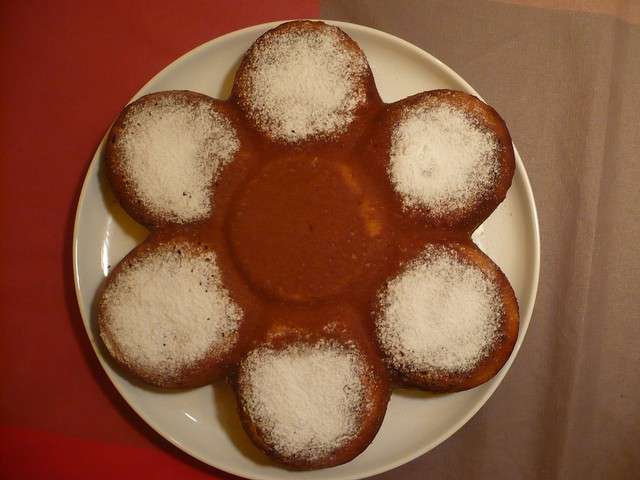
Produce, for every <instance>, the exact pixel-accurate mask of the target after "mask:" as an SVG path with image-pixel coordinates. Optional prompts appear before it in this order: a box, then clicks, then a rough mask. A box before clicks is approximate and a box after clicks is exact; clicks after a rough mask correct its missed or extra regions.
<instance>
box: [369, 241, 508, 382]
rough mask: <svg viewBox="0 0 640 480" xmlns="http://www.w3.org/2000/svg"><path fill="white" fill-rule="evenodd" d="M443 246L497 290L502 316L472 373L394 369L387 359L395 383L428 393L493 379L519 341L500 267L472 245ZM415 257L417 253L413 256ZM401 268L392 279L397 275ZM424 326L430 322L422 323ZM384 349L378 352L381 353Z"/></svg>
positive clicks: (455, 243)
mask: <svg viewBox="0 0 640 480" xmlns="http://www.w3.org/2000/svg"><path fill="white" fill-rule="evenodd" d="M445 245H446V246H447V247H448V248H450V249H452V250H454V251H455V252H456V254H457V256H458V258H459V260H461V261H462V262H463V263H465V264H469V265H474V266H476V267H478V268H479V269H480V270H481V271H482V272H483V273H484V274H485V275H486V277H487V278H489V279H491V282H492V283H493V284H494V285H495V286H496V287H497V290H498V294H499V300H500V303H501V315H500V319H499V322H498V324H499V327H498V332H497V334H496V336H495V338H494V340H493V342H492V344H491V346H490V347H489V349H488V351H487V353H486V356H485V357H484V358H482V359H481V360H480V361H479V362H478V363H477V364H476V365H475V366H474V367H473V368H472V369H471V370H469V371H465V372H452V371H447V370H443V369H435V368H429V369H425V370H420V369H413V368H412V369H407V368H397V366H394V362H393V359H391V358H389V357H388V356H387V357H386V358H385V363H386V364H387V365H388V367H389V368H390V369H391V371H392V374H393V378H394V381H395V382H396V383H398V384H400V385H404V386H408V387H414V388H420V389H422V390H427V391H430V392H457V391H462V390H468V389H470V388H474V387H477V386H478V385H481V384H483V383H485V382H486V381H488V380H490V379H491V378H493V377H494V376H495V375H496V374H497V373H498V372H499V371H500V369H502V367H503V366H504V364H505V363H506V362H507V360H508V359H509V357H510V355H511V352H512V351H513V348H514V346H515V344H516V341H517V339H518V329H519V310H518V301H517V300H516V296H515V293H514V292H513V288H512V287H511V284H510V283H509V280H507V277H506V276H505V275H504V273H503V272H502V270H501V269H500V267H498V266H497V265H496V264H495V263H494V262H493V261H492V260H491V259H490V258H489V257H488V256H487V255H486V254H485V253H484V252H482V251H481V250H480V249H479V248H478V247H477V246H476V245H475V244H474V243H473V242H472V241H470V240H468V241H465V242H446V243H445ZM416 255H417V250H415V251H414V253H413V256H416ZM402 268H403V266H400V267H399V268H398V270H397V271H396V272H394V274H393V275H392V276H395V275H397V274H398V273H399V272H400V271H401V270H402ZM378 308H379V305H378V304H376V306H375V315H376V316H379V315H380V314H381V313H380V311H379V310H378ZM424 321H425V322H427V321H429V319H426V318H425V319H424ZM383 350H384V349H383V348H381V351H383Z"/></svg>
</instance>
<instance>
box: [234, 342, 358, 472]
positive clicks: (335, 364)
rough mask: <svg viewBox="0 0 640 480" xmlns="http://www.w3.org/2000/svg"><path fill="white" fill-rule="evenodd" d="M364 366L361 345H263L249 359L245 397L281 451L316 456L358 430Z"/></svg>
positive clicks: (243, 385)
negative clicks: (357, 346)
mask: <svg viewBox="0 0 640 480" xmlns="http://www.w3.org/2000/svg"><path fill="white" fill-rule="evenodd" d="M364 369H365V367H364V365H363V363H362V359H361V357H360V356H359V354H358V352H357V351H356V350H355V349H353V348H349V347H346V346H342V345H339V344H336V343H330V342H326V341H325V342H319V343H316V344H314V345H307V344H293V345H290V346H288V347H286V348H285V349H284V350H274V349H271V348H269V347H261V348H259V349H257V350H254V351H252V352H251V353H250V354H249V355H248V357H247V358H246V359H245V360H244V362H243V365H242V372H243V376H241V378H240V386H241V392H240V396H241V401H242V403H243V406H244V408H245V410H246V411H247V412H248V415H249V417H250V418H251V421H252V422H253V423H254V424H256V425H257V426H258V427H259V429H260V430H261V432H262V435H263V437H264V439H265V441H266V443H267V444H268V445H270V446H272V447H273V448H274V449H275V450H276V451H277V452H278V453H279V454H281V455H283V456H285V457H290V458H291V457H302V458H305V459H308V460H315V459H318V458H322V457H324V456H326V455H328V454H330V453H331V452H332V451H334V450H335V449H338V448H340V447H342V446H343V445H344V444H345V443H346V442H348V441H349V440H350V439H351V438H353V436H354V435H356V434H357V430H358V422H359V418H360V416H361V414H362V413H363V412H362V410H363V409H366V408H367V405H368V404H367V402H366V399H365V394H364V386H363V383H362V378H363V375H364V374H365V370H364Z"/></svg>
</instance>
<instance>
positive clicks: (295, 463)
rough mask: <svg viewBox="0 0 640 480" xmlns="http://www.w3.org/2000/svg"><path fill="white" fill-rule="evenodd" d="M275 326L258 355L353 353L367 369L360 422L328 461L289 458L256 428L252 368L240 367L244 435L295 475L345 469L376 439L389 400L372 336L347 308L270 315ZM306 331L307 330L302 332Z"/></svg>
mask: <svg viewBox="0 0 640 480" xmlns="http://www.w3.org/2000/svg"><path fill="white" fill-rule="evenodd" d="M271 315H273V316H274V317H276V320H275V321H274V322H273V323H272V324H271V325H272V326H271V328H270V330H269V331H268V332H267V333H266V336H265V337H263V338H262V340H259V341H257V342H256V343H255V344H254V347H253V348H254V349H256V348H261V347H265V346H266V347H268V348H270V349H273V350H276V351H278V350H283V349H286V348H287V347H288V346H291V345H310V346H312V345H316V344H317V343H318V342H331V343H334V344H337V345H346V346H349V348H354V349H355V351H357V353H358V356H359V357H360V358H361V360H362V362H363V363H364V365H365V370H364V371H363V372H362V375H361V377H360V378H361V381H362V383H363V386H364V398H365V402H364V404H362V405H361V408H360V411H359V412H357V413H356V414H355V416H356V417H357V431H356V433H355V435H353V436H352V437H351V438H349V440H348V441H347V442H346V443H345V444H344V445H342V446H340V447H339V448H335V449H333V450H332V451H330V452H328V453H327V454H325V455H324V456H321V457H318V458H313V459H310V458H308V457H305V456H304V455H295V456H290V455H286V454H284V453H283V452H281V451H279V450H278V448H277V447H276V446H274V445H273V444H272V443H270V442H269V441H268V440H267V438H268V435H267V436H265V434H264V428H265V425H263V424H259V423H256V422H255V421H254V419H253V418H252V416H251V414H250V412H249V410H248V408H247V404H246V402H245V399H244V395H243V390H244V388H245V383H246V380H245V378H246V376H247V373H248V372H247V366H246V364H245V362H241V363H240V366H239V369H238V372H237V375H235V376H234V377H233V381H232V384H233V386H234V389H235V391H236V394H237V399H238V410H239V412H240V419H241V421H242V425H243V427H244V430H245V431H246V432H247V434H248V435H249V437H250V438H251V439H252V440H253V442H254V443H255V444H256V445H257V446H258V447H259V448H260V449H262V450H263V451H264V452H265V453H266V454H267V455H268V456H269V457H271V458H272V459H274V460H276V461H277V462H279V463H282V464H284V465H286V466H287V467H288V468H291V469H294V470H310V469H317V468H327V467H333V466H336V465H340V464H343V463H346V462H348V461H350V460H352V459H353V458H355V457H356V456H358V455H359V454H360V453H362V452H363V451H364V450H365V449H366V448H367V446H368V445H369V444H370V443H371V441H372V440H373V438H374V437H375V436H376V434H377V432H378V430H379V429H380V426H381V425H382V421H383V419H384V415H385V412H386V409H387V404H388V402H389V397H390V393H391V392H390V386H389V377H388V373H387V371H386V368H385V367H384V365H383V363H382V362H381V361H380V356H379V354H378V352H377V350H376V348H375V346H374V345H373V344H372V343H371V340H370V336H369V335H368V333H367V332H366V331H365V330H364V329H363V328H362V326H361V323H362V319H361V318H358V314H357V313H356V312H355V311H354V310H353V309H350V308H348V307H345V306H343V305H338V306H327V307H324V308H319V309H317V310H304V309H299V310H297V311H295V312H287V313H284V312H282V311H274V312H272V313H271ZM301 325H304V328H301V327H300V326H301Z"/></svg>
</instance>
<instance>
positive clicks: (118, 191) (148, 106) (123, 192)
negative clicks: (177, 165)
mask: <svg viewBox="0 0 640 480" xmlns="http://www.w3.org/2000/svg"><path fill="white" fill-rule="evenodd" d="M163 101H172V102H176V103H177V104H178V105H180V106H181V107H182V108H184V109H186V110H188V109H194V108H196V107H198V106H204V107H205V108H206V109H209V110H210V111H211V112H214V113H219V114H222V115H223V117H224V118H226V119H227V120H228V121H229V122H230V124H231V125H232V127H234V128H235V129H236V130H237V129H238V127H239V125H238V124H239V123H240V122H239V119H238V114H237V112H236V110H235V109H234V108H233V106H232V105H231V104H229V103H227V102H223V101H220V100H217V99H214V98H211V97H209V96H207V95H203V94H201V93H196V92H191V91H187V90H172V91H166V92H157V93H151V94H149V95H145V96H143V97H140V98H139V99H138V100H136V101H134V102H132V103H130V104H129V105H127V106H126V107H125V108H124V110H123V111H122V112H121V113H120V115H118V118H117V119H116V121H115V122H114V124H113V126H112V127H111V131H110V132H109V136H108V139H107V145H106V149H105V160H104V161H105V172H106V175H107V178H108V180H109V184H110V185H111V188H112V190H113V192H114V194H115V196H116V198H117V199H118V201H119V202H120V204H121V205H122V208H124V210H125V211H126V212H127V213H128V214H129V215H130V216H131V217H132V218H133V219H134V220H136V221H137V222H138V223H140V224H142V225H144V226H145V227H147V228H150V229H157V228H161V227H164V226H171V225H180V224H183V223H187V222H184V221H181V220H180V219H179V218H175V217H173V216H171V215H168V214H167V213H163V212H158V211H155V210H154V209H152V208H150V207H149V205H148V204H146V203H145V201H144V197H143V196H142V195H141V192H140V191H139V189H138V188H137V187H136V184H135V182H134V180H133V179H132V178H131V176H130V175H129V174H128V172H127V170H126V168H125V167H124V165H125V147H124V143H125V142H124V139H125V137H126V135H127V133H128V130H130V129H131V128H132V127H133V125H132V124H131V122H130V118H131V116H132V114H133V113H134V112H135V111H136V110H140V109H144V110H145V111H146V112H148V115H149V117H150V118H153V117H157V116H158V115H159V107H158V106H159V105H160V104H161V102H163ZM244 143H246V141H245V139H244V138H242V141H241V145H240V147H241V149H242V148H244ZM208 161H209V162H214V161H215V160H214V158H209V159H208ZM216 173H218V172H216ZM214 186H215V181H214V179H212V181H210V182H209V186H208V190H209V196H211V195H212V191H213V187H214ZM192 194H193V192H189V191H185V192H183V195H185V196H189V195H192ZM196 221H197V220H196Z"/></svg>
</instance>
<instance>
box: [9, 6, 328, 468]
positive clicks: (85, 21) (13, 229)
mask: <svg viewBox="0 0 640 480" xmlns="http://www.w3.org/2000/svg"><path fill="white" fill-rule="evenodd" d="M318 8H319V7H318V2H317V1H316V0H305V1H300V0H278V1H272V2H263V1H259V0H258V1H252V0H244V1H229V2H213V1H190V2H175V1H153V2H152V1H144V2H142V1H133V2H132V1H130V0H129V1H127V0H125V1H121V0H118V1H109V2H91V1H90V2H81V1H77V2H70V1H56V2H35V1H34V2H26V1H25V2H20V1H15V2H3V3H2V5H1V6H0V19H1V20H0V21H1V22H2V24H1V28H0V36H1V40H0V52H1V55H0V58H2V67H3V68H2V74H1V75H0V82H1V86H2V88H1V91H2V105H1V108H0V112H1V115H0V118H1V124H0V132H1V133H0V135H1V143H0V145H1V147H0V148H1V152H2V156H1V158H0V182H1V184H0V221H1V223H0V225H1V232H0V233H1V234H0V252H1V253H2V261H1V262H0V282H1V283H0V309H1V310H0V317H1V321H0V373H1V375H2V384H1V385H2V386H1V387H0V477H2V478H20V479H24V478H65V479H73V478H83V479H84V478H129V477H134V476H136V477H139V478H212V477H213V478H215V477H218V478H229V476H228V475H226V474H223V473H221V472H219V471H216V470H215V469H212V468H209V467H207V466H206V465H204V464H201V463H199V462H198V461H196V460H194V459H192V458H190V457H189V456H188V455H186V454H184V453H182V452H181V451H179V450H178V449H177V448H174V447H173V446H171V445H170V444H169V443H168V442H166V441H165V440H164V439H162V438H161V437H160V436H159V435H157V434H156V433H155V432H153V431H152V430H151V429H150V428H149V427H148V426H146V424H145V423H144V422H143V421H142V420H141V419H139V418H138V417H137V416H136V414H135V413H133V411H132V410H131V409H130V408H129V407H128V406H127V404H126V403H125V402H124V400H122V399H121V398H120V396H119V395H118V393H117V392H116V390H115V389H114V387H113V386H112V385H111V383H110V382H109V380H108V378H107V377H106V375H105V373H104V372H103V371H102V368H101V367H100V365H99V364H98V361H97V359H96V358H95V356H94V353H93V350H92V349H91V346H90V344H89V341H88V339H87V338H86V335H85V332H84V328H83V326H82V320H81V318H80V313H79V311H78V308H77V304H76V297H75V291H74V286H73V270H72V263H71V242H72V235H73V221H74V216H75V209H76V202H77V198H78V194H79V192H80V188H81V185H82V181H83V179H84V175H85V172H86V170H87V168H88V166H89V162H90V160H91V158H92V156H93V154H94V151H95V149H96V147H97V146H98V143H99V141H100V139H101V138H102V136H103V135H104V133H105V131H106V129H107V128H108V126H109V125H110V123H111V122H112V121H113V119H114V117H115V116H116V115H117V113H118V112H119V111H120V109H121V108H122V107H123V106H124V105H125V104H126V102H127V101H128V100H129V99H130V98H131V97H132V96H133V95H134V94H135V93H136V91H137V90H138V89H139V88H141V87H142V86H143V85H144V84H145V83H146V82H147V81H148V80H149V79H150V78H151V77H152V76H153V75H154V74H156V73H157V72H158V71H160V70H161V69H162V68H163V67H164V66H166V65H167V64H169V63H170V62H172V61H173V60H175V59H176V58H177V57H179V56H180V55H182V54H184V53H186V52H187V51H189V50H191V49H192V48H194V47H196V46H197V45H200V44H201V43H203V42H205V41H207V40H210V39H212V38H215V37H217V36H220V35H222V34H224V33H227V32H230V31H233V30H237V29H239V28H243V27H247V26H250V25H254V24H258V23H263V22H267V21H273V20H279V19H286V18H300V17H317V16H318Z"/></svg>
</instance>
